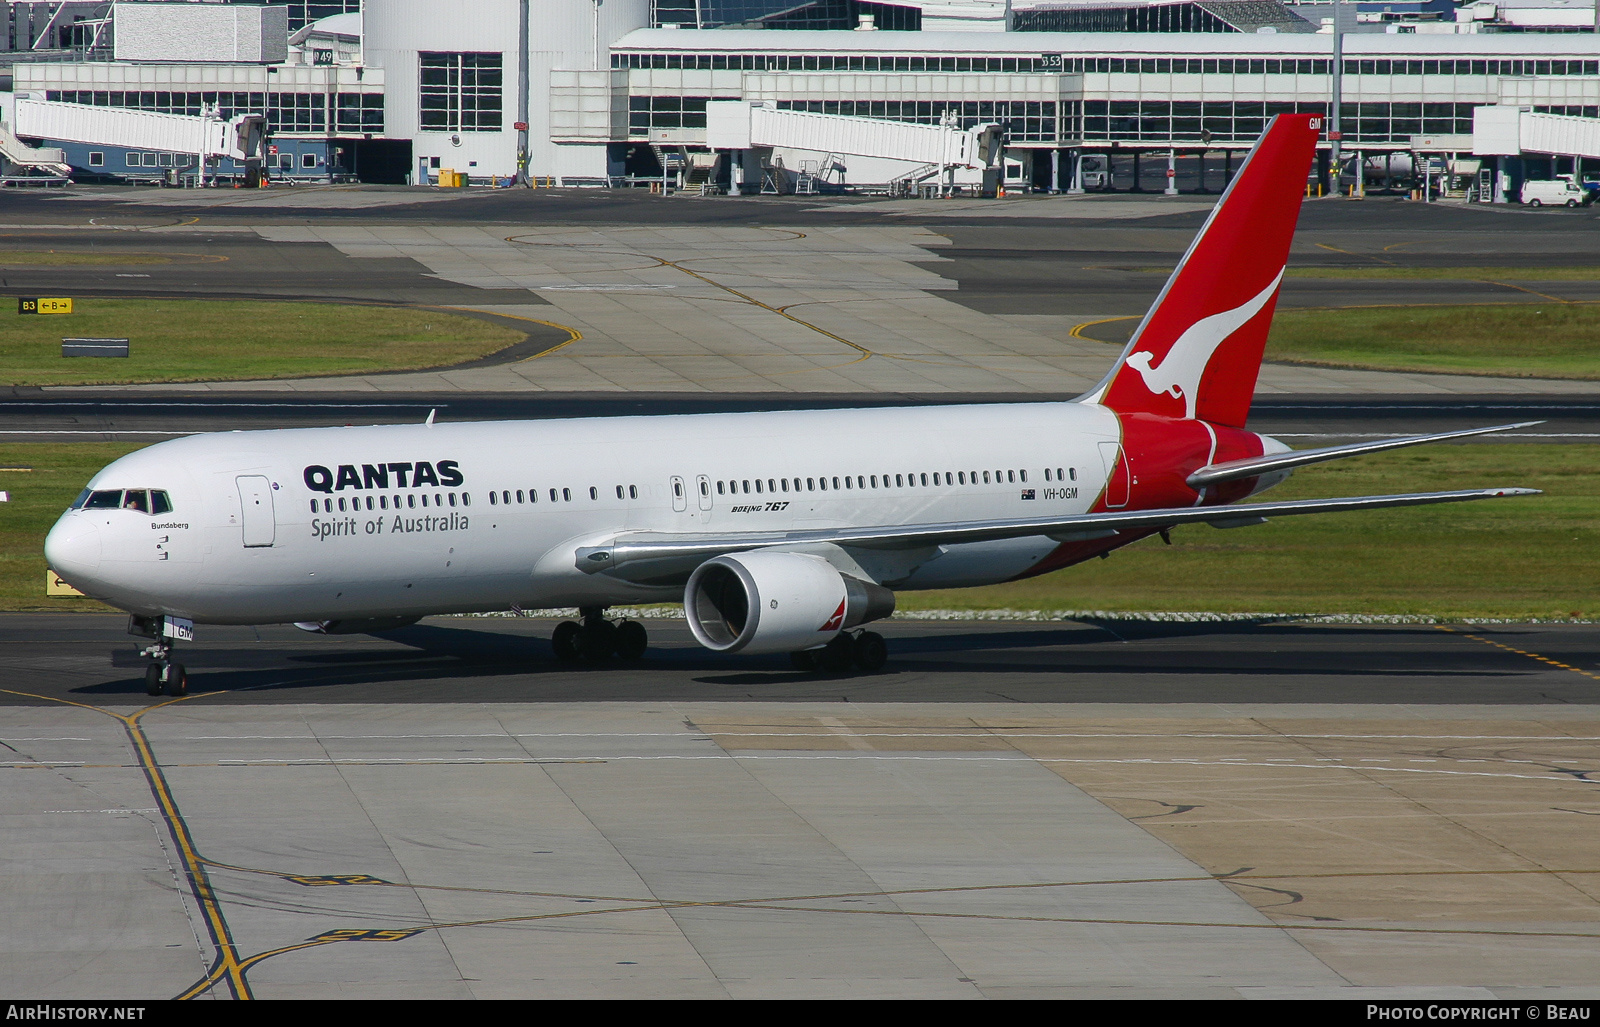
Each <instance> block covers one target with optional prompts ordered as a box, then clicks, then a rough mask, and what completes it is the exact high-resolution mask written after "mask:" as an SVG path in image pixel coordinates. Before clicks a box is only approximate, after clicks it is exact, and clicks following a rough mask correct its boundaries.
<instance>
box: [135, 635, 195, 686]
mask: <svg viewBox="0 0 1600 1027" xmlns="http://www.w3.org/2000/svg"><path fill="white" fill-rule="evenodd" d="M139 655H140V656H148V657H150V665H149V666H147V667H146V668H145V669H144V692H145V694H146V695H161V694H162V693H163V692H165V693H166V694H167V695H172V696H180V695H188V694H189V672H188V671H187V670H185V669H184V666H183V664H181V663H179V662H178V661H176V660H174V659H172V646H170V645H163V644H160V643H157V644H156V645H152V646H149V647H148V648H145V649H142V650H140V651H139Z"/></svg>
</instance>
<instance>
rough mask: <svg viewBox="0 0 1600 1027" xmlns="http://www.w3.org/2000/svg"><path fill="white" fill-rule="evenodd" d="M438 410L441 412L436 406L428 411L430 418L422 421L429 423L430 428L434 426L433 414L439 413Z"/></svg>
mask: <svg viewBox="0 0 1600 1027" xmlns="http://www.w3.org/2000/svg"><path fill="white" fill-rule="evenodd" d="M438 412H439V411H438V408H434V409H433V410H430V411H428V419H427V420H426V421H423V422H422V423H423V424H425V425H427V426H428V427H429V428H432V427H433V415H434V414H437V413H438Z"/></svg>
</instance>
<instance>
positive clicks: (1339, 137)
mask: <svg viewBox="0 0 1600 1027" xmlns="http://www.w3.org/2000/svg"><path fill="white" fill-rule="evenodd" d="M1343 101H1344V4H1342V3H1340V2H1339V0H1333V97H1332V102H1331V103H1330V104H1329V105H1328V163H1329V164H1331V165H1332V166H1333V194H1334V195H1335V196H1337V195H1339V173H1340V171H1341V168H1340V166H1339V164H1340V159H1339V158H1340V151H1341V150H1342V149H1343V147H1342V146H1341V145H1340V144H1341V143H1342V142H1343V140H1344V133H1343V131H1342V130H1341V129H1340V128H1339V113H1340V112H1339V107H1340V105H1341V104H1342V103H1343ZM1356 173H1357V174H1358V175H1359V174H1360V170H1359V169H1357V172H1356Z"/></svg>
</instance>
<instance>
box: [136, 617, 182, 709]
mask: <svg viewBox="0 0 1600 1027" xmlns="http://www.w3.org/2000/svg"><path fill="white" fill-rule="evenodd" d="M128 634H130V635H142V636H144V637H145V638H149V639H153V641H152V642H151V644H150V645H148V646H146V647H145V648H143V649H141V650H139V655H140V656H146V657H149V659H150V665H149V666H148V667H146V668H145V670H144V690H145V694H146V695H160V694H162V693H163V692H165V693H166V694H167V695H172V696H179V695H188V694H189V672H188V671H186V670H184V667H183V664H181V663H179V662H178V661H176V660H174V659H173V658H172V650H173V647H174V646H175V645H176V644H177V642H178V640H179V639H183V640H185V641H190V642H192V641H194V622H193V621H191V620H186V619H184V618H182V617H154V616H152V617H141V616H140V615H138V614H134V615H132V616H130V617H129V618H128Z"/></svg>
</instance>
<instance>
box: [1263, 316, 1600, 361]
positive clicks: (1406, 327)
mask: <svg viewBox="0 0 1600 1027" xmlns="http://www.w3.org/2000/svg"><path fill="white" fill-rule="evenodd" d="M1596 338H1600V305H1589V304H1575V303H1559V302H1553V301H1552V302H1549V303H1515V304H1511V303H1506V304H1483V305H1460V306H1440V307H1345V308H1341V309H1338V310H1279V311H1278V312H1277V315H1276V316H1275V317H1274V318H1273V321H1272V334H1271V335H1270V336H1269V337H1268V339H1267V353H1266V356H1267V359H1268V360H1277V361H1284V362H1291V363H1305V364H1318V365H1322V366H1332V367H1363V368H1378V369H1382V370H1394V371H1424V372H1436V373H1437V372H1443V373H1450V374H1492V375H1500V376H1505V377H1518V378H1580V379H1591V380H1592V379H1600V346H1596V345H1595V340H1596Z"/></svg>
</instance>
